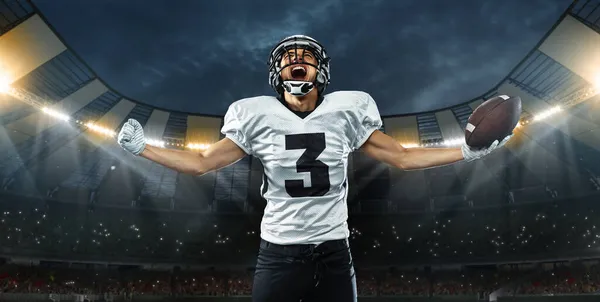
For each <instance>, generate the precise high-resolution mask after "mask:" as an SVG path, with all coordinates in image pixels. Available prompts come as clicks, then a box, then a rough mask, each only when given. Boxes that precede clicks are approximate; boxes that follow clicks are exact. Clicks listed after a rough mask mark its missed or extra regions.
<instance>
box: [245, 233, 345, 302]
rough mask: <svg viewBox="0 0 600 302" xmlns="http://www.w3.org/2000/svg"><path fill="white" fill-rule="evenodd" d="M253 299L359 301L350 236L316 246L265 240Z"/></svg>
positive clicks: (265, 300) (263, 301)
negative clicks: (284, 243) (349, 241)
mask: <svg viewBox="0 0 600 302" xmlns="http://www.w3.org/2000/svg"><path fill="white" fill-rule="evenodd" d="M252 301H253V302H271V301H277V302H299V301H302V302H321V301H323V302H325V301H327V302H330V301H335V302H356V301H357V294H356V275H355V272H354V264H353V261H352V255H351V253H350V245H349V244H348V240H347V239H343V240H333V241H327V242H324V243H322V244H320V245H318V246H315V245H303V244H302V245H279V244H273V243H270V242H267V241H265V240H261V243H260V249H259V252H258V261H257V263H256V271H255V273H254V285H253V288H252Z"/></svg>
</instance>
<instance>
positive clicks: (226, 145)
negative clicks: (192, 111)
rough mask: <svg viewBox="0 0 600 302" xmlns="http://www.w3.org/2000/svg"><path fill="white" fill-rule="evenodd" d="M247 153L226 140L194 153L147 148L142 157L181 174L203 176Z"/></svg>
mask: <svg viewBox="0 0 600 302" xmlns="http://www.w3.org/2000/svg"><path fill="white" fill-rule="evenodd" d="M245 155H246V153H245V152H244V151H243V150H242V149H241V148H240V147H238V145H236V144H235V143H234V142H233V141H231V140H230V139H228V138H224V139H222V140H220V141H218V142H217V143H215V144H212V145H211V146H210V147H209V148H208V149H206V150H203V151H200V152H197V151H196V152H194V151H187V150H186V151H183V150H173V149H164V148H159V147H154V146H146V148H145V149H144V151H142V153H141V154H140V156H142V157H144V158H147V159H149V160H151V161H153V162H156V163H158V164H161V165H163V166H165V167H168V168H171V169H173V170H176V171H178V172H181V173H185V174H192V175H203V174H206V173H209V172H212V171H215V170H218V169H221V168H223V167H226V166H229V165H231V164H233V163H235V162H237V161H238V160H240V159H242V158H243V157H244V156H245Z"/></svg>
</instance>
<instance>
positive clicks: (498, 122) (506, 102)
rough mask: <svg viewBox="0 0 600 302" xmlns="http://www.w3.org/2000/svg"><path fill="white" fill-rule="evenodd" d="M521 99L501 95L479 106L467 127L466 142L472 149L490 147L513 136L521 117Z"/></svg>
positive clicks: (472, 114)
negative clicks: (496, 141)
mask: <svg viewBox="0 0 600 302" xmlns="http://www.w3.org/2000/svg"><path fill="white" fill-rule="evenodd" d="M521 110H522V109H521V98H520V97H518V96H516V97H515V96H513V97H510V96H507V95H499V96H495V97H493V98H491V99H489V100H487V101H485V102H483V104H481V105H479V106H478V107H477V108H476V109H475V110H474V111H473V113H471V116H470V117H469V120H468V123H467V126H466V127H465V141H466V143H467V145H469V146H470V147H472V148H476V149H481V148H486V147H489V146H490V145H491V144H492V143H493V142H494V141H495V140H498V141H501V140H502V139H503V138H505V137H507V136H508V135H510V134H512V132H513V130H514V129H515V127H516V126H517V124H518V123H519V118H520V117H521Z"/></svg>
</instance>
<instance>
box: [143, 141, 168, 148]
mask: <svg viewBox="0 0 600 302" xmlns="http://www.w3.org/2000/svg"><path fill="white" fill-rule="evenodd" d="M146 144H147V145H150V146H155V147H161V148H164V147H165V142H164V141H161V140H157V139H146Z"/></svg>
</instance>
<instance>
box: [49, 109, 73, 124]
mask: <svg viewBox="0 0 600 302" xmlns="http://www.w3.org/2000/svg"><path fill="white" fill-rule="evenodd" d="M42 111H43V112H44V113H46V114H48V115H50V116H52V117H55V118H57V119H59V120H63V121H65V122H68V121H69V120H71V118H70V117H69V116H68V115H66V114H64V113H60V112H57V111H54V110H52V109H50V108H46V107H44V108H42Z"/></svg>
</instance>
